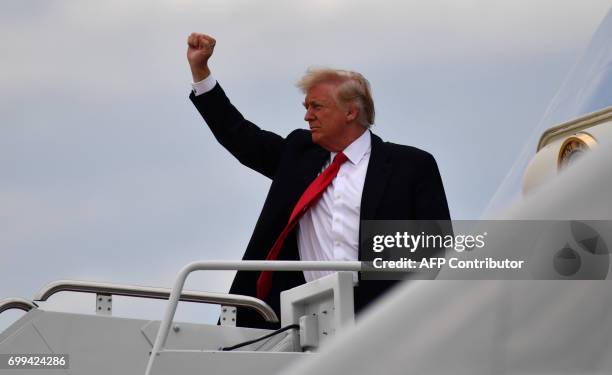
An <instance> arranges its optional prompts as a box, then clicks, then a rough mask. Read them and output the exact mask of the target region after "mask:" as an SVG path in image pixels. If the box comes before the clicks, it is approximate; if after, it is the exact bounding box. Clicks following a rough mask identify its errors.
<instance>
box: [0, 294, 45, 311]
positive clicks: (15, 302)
mask: <svg viewBox="0 0 612 375" xmlns="http://www.w3.org/2000/svg"><path fill="white" fill-rule="evenodd" d="M37 307H38V305H37V304H35V303H34V302H32V301H30V300H27V299H25V298H18V297H13V298H5V299H2V300H0V314H2V313H3V312H5V311H6V310H11V309H18V310H23V311H25V312H28V311H30V310H32V309H35V308H37Z"/></svg>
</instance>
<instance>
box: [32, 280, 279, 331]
mask: <svg viewBox="0 0 612 375" xmlns="http://www.w3.org/2000/svg"><path fill="white" fill-rule="evenodd" d="M58 292H83V293H101V294H111V295H117V296H128V297H139V298H153V299H168V298H170V292H171V290H170V289H168V288H155V287H149V286H140V285H125V284H111V283H102V282H95V281H79V280H58V281H54V282H52V283H49V284H47V285H46V286H45V287H43V288H42V289H41V290H40V291H39V292H38V293H37V294H36V296H35V297H34V300H35V301H46V300H47V299H48V298H49V297H51V296H52V295H54V294H55V293H58ZM179 300H180V301H186V302H198V303H210V304H219V305H226V306H237V307H246V308H250V309H253V310H255V311H256V312H258V313H259V314H260V315H261V316H262V317H263V318H264V319H265V320H266V321H268V322H272V323H277V322H278V316H277V315H276V313H275V312H274V310H272V308H271V307H270V306H268V304H267V303H265V302H264V301H262V300H260V299H257V298H254V297H250V296H242V295H237V294H226V293H212V292H199V291H194V290H185V291H183V292H182V293H181V295H180V298H179Z"/></svg>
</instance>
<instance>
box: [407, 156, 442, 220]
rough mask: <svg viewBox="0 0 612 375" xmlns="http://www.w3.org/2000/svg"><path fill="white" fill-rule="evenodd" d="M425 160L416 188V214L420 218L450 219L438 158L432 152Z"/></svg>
mask: <svg viewBox="0 0 612 375" xmlns="http://www.w3.org/2000/svg"><path fill="white" fill-rule="evenodd" d="M426 155H427V156H426V157H425V159H424V160H423V165H422V168H421V171H422V175H421V177H420V178H419V179H418V181H419V182H418V183H417V186H416V188H415V196H416V201H415V214H416V215H415V216H416V217H417V218H418V219H419V220H450V212H449V210H448V203H447V201H446V194H445V193H444V186H443V185H442V177H440V171H439V170H438V165H437V163H436V160H435V159H434V157H433V156H431V155H430V154H426Z"/></svg>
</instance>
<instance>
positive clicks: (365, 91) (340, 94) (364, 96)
mask: <svg viewBox="0 0 612 375" xmlns="http://www.w3.org/2000/svg"><path fill="white" fill-rule="evenodd" d="M321 83H334V84H336V85H337V86H336V89H335V92H334V96H335V99H336V102H337V103H338V104H339V105H340V106H345V105H347V104H349V103H355V104H357V106H358V108H359V118H358V122H359V123H360V124H361V125H362V126H363V127H364V128H369V127H370V126H372V125H374V114H375V112H374V100H373V99H372V90H371V88H370V82H368V80H367V79H365V77H364V76H363V75H361V74H360V73H357V72H352V71H349V70H341V69H331V68H309V69H308V70H307V71H306V74H304V76H303V77H302V79H300V80H299V81H298V83H297V87H299V88H300V90H302V92H303V93H304V94H306V93H307V92H308V90H310V89H311V88H312V87H314V86H316V85H318V84H321Z"/></svg>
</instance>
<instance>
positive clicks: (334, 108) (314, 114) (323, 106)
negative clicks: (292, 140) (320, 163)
mask: <svg viewBox="0 0 612 375" xmlns="http://www.w3.org/2000/svg"><path fill="white" fill-rule="evenodd" d="M334 88H335V86H334V84H330V83H321V84H318V85H316V86H313V87H312V88H311V89H310V90H308V92H307V94H306V99H304V107H305V108H306V114H305V115H304V120H305V121H308V125H309V126H310V133H311V135H312V141H313V142H314V143H316V144H318V145H319V146H321V147H323V148H325V149H327V150H329V151H341V150H342V149H343V147H342V144H343V142H344V140H345V138H346V135H347V131H348V130H349V126H348V122H349V120H350V118H351V117H350V114H349V112H348V111H347V110H344V109H342V108H340V107H339V106H338V104H337V103H336V101H335V100H334V97H333V90H334ZM341 147H342V148H341Z"/></svg>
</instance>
